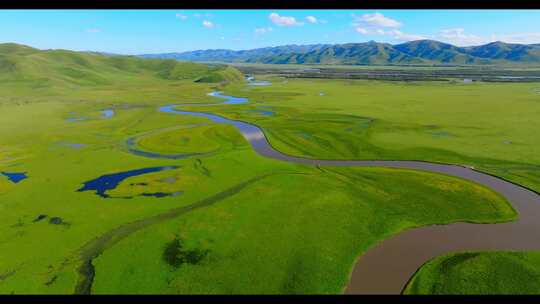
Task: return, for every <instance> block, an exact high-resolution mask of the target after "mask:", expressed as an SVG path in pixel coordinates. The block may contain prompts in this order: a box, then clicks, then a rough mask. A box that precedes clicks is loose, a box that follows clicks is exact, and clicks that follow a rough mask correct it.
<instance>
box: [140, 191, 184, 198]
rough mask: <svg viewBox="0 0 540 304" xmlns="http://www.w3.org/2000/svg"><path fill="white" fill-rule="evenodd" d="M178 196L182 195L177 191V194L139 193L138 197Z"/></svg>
mask: <svg viewBox="0 0 540 304" xmlns="http://www.w3.org/2000/svg"><path fill="white" fill-rule="evenodd" d="M180 194H182V191H177V192H172V193H168V192H154V193H141V194H140V195H141V196H153V197H167V196H178V195H180Z"/></svg>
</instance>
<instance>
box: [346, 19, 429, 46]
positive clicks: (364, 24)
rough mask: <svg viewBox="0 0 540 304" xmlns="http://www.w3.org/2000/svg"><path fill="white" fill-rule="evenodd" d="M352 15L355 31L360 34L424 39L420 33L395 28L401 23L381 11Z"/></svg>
mask: <svg viewBox="0 0 540 304" xmlns="http://www.w3.org/2000/svg"><path fill="white" fill-rule="evenodd" d="M352 17H353V19H354V22H353V24H352V25H353V27H354V29H355V31H356V32H357V33H360V34H362V35H380V36H388V37H390V38H392V39H394V40H399V41H411V40H420V39H426V37H424V36H422V35H416V34H408V33H404V32H402V31H400V30H398V29H397V28H398V27H400V26H401V23H400V22H399V21H397V20H394V19H392V18H388V17H386V16H384V15H383V14H381V13H373V14H364V15H362V16H356V15H354V14H352Z"/></svg>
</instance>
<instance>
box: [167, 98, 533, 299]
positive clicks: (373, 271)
mask: <svg viewBox="0 0 540 304" xmlns="http://www.w3.org/2000/svg"><path fill="white" fill-rule="evenodd" d="M210 95H212V96H215V97H221V98H224V99H225V101H224V102H222V103H217V104H239V103H246V102H248V99H247V98H239V97H233V96H226V95H222V94H220V93H218V92H214V93H211V94H210ZM217 104H202V105H198V104H177V105H167V106H163V107H160V108H159V110H160V111H161V112H165V113H171V114H179V115H191V116H198V117H205V118H208V119H210V120H212V121H214V122H216V123H226V124H229V125H232V126H235V127H236V128H237V129H238V130H239V131H240V132H241V133H242V135H243V136H244V138H245V139H246V140H247V141H248V142H249V143H250V145H251V147H252V148H253V149H254V150H255V151H256V152H257V153H258V154H260V155H261V156H264V157H268V158H272V159H277V160H281V161H287V162H292V163H299V164H306V165H320V166H357V167H386V168H406V169H415V170H423V171H429V172H434V173H442V174H447V175H451V176H456V177H460V178H463V179H466V180H469V181H473V182H476V183H479V184H482V185H484V186H486V187H489V188H491V189H493V190H495V191H497V192H499V193H500V194H501V195H503V196H504V197H505V198H506V199H507V200H508V201H509V202H511V204H512V205H513V207H514V208H515V209H516V211H517V212H518V214H519V218H518V220H517V221H514V222H509V223H499V224H470V223H463V222H459V223H454V224H449V225H433V226H425V227H420V228H413V229H409V230H406V231H404V232H401V233H399V234H397V235H394V236H392V237H390V238H387V239H385V240H383V241H381V242H379V243H378V244H375V245H373V246H372V247H371V248H369V249H368V251H367V252H366V253H364V254H363V255H362V256H360V257H359V258H358V260H357V261H356V264H355V265H354V268H353V269H352V272H351V273H350V280H349V284H348V285H347V286H346V288H345V289H344V292H345V293H346V294H399V293H401V291H402V290H403V288H404V287H405V285H406V284H407V282H408V280H409V279H410V278H411V277H412V275H413V274H414V273H415V271H416V270H417V269H418V268H419V267H420V266H421V265H422V264H423V263H425V262H426V261H428V260H429V259H431V258H433V257H435V256H438V255H441V254H445V253H448V252H452V251H459V250H520V251H521V250H540V195H539V194H538V193H535V192H533V191H531V190H529V189H526V188H524V187H521V186H519V185H516V184H513V183H511V182H508V181H505V180H503V179H501V178H498V177H495V176H492V175H489V174H485V173H482V172H479V171H475V170H474V169H471V168H467V167H463V166H457V165H448V164H439V163H429V162H423V161H364V160H319V159H307V158H302V157H295V156H290V155H286V154H283V153H281V152H279V151H277V150H275V149H274V148H273V147H272V146H271V145H270V143H269V142H268V140H267V138H266V136H265V134H264V132H263V131H262V129H261V128H259V127H258V126H256V125H254V124H250V123H247V122H243V121H238V120H231V119H227V118H225V117H222V116H219V115H214V114H210V113H205V112H194V111H182V110H177V109H176V108H177V107H180V106H210V105H217Z"/></svg>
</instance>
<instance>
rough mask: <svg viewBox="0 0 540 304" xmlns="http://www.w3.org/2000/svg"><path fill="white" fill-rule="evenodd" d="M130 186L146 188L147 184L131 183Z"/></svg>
mask: <svg viewBox="0 0 540 304" xmlns="http://www.w3.org/2000/svg"><path fill="white" fill-rule="evenodd" d="M129 185H130V186H148V183H131V184H129Z"/></svg>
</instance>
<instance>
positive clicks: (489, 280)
mask: <svg viewBox="0 0 540 304" xmlns="http://www.w3.org/2000/svg"><path fill="white" fill-rule="evenodd" d="M538 286H540V252H526V253H522V252H504V251H503V252H460V253H453V254H449V255H444V256H440V257H437V258H435V259H433V260H431V261H429V262H427V263H426V264H425V265H424V266H423V267H422V268H421V269H420V271H419V272H417V273H416V275H415V276H414V277H413V278H412V279H411V281H410V282H409V284H408V285H407V287H406V288H405V291H404V293H405V294H538V292H539V288H538Z"/></svg>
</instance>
